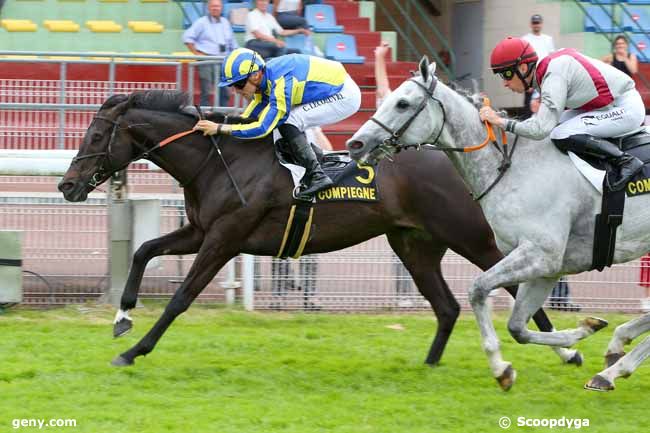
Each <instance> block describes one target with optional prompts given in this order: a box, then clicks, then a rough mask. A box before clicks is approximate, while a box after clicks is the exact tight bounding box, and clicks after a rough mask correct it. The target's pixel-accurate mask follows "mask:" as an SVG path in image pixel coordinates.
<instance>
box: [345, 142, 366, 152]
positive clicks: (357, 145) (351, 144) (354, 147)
mask: <svg viewBox="0 0 650 433" xmlns="http://www.w3.org/2000/svg"><path fill="white" fill-rule="evenodd" d="M348 147H349V148H350V149H352V150H359V149H361V148H362V147H363V142H362V141H359V140H354V141H351V142H349V143H348Z"/></svg>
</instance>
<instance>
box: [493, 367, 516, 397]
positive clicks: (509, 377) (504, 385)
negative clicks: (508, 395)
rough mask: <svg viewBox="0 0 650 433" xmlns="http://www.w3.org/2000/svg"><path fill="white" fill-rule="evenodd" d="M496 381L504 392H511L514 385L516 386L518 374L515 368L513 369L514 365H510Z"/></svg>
mask: <svg viewBox="0 0 650 433" xmlns="http://www.w3.org/2000/svg"><path fill="white" fill-rule="evenodd" d="M496 379H497V382H498V383H499V386H500V387H501V389H502V390H504V391H510V388H512V385H514V384H515V379H517V372H516V371H515V369H514V368H512V365H508V368H506V369H505V370H504V371H503V373H502V374H501V376H499V377H497V378H496Z"/></svg>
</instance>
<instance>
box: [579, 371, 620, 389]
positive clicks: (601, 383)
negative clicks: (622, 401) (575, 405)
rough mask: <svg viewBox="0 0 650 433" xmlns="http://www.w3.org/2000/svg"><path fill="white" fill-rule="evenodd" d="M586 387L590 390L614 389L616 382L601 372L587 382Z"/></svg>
mask: <svg viewBox="0 0 650 433" xmlns="http://www.w3.org/2000/svg"><path fill="white" fill-rule="evenodd" d="M585 389H588V390H590V391H612V390H613V389H614V384H613V383H612V382H610V381H609V380H607V379H605V378H604V377H603V376H601V375H600V374H597V375H595V376H594V377H592V378H591V380H590V381H589V382H587V383H585Z"/></svg>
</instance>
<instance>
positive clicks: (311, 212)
mask: <svg viewBox="0 0 650 433" xmlns="http://www.w3.org/2000/svg"><path fill="white" fill-rule="evenodd" d="M294 206H295V205H294ZM313 216H314V208H313V207H312V208H309V218H308V219H307V222H306V223H305V230H304V232H303V234H302V239H300V245H299V246H298V250H297V251H296V254H295V255H293V256H292V257H291V258H292V259H298V258H300V256H301V255H302V252H303V251H304V249H305V245H307V241H308V240H309V233H310V232H311V221H312V218H313Z"/></svg>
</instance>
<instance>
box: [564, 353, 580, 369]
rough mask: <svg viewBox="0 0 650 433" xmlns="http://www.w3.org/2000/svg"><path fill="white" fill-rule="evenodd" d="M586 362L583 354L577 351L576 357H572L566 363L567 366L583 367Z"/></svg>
mask: <svg viewBox="0 0 650 433" xmlns="http://www.w3.org/2000/svg"><path fill="white" fill-rule="evenodd" d="M583 361H584V358H583V357H582V353H580V352H579V351H578V350H576V353H575V355H573V356H572V357H571V359H569V360H568V361H567V362H566V363H567V364H575V366H576V367H582V362H583Z"/></svg>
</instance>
